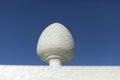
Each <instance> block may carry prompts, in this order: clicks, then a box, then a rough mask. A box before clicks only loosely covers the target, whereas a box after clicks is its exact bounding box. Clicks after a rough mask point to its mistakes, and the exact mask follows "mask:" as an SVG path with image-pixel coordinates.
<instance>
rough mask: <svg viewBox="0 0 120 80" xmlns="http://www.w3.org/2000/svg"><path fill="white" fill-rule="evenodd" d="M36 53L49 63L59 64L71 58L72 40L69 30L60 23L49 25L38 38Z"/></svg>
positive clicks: (72, 50)
mask: <svg viewBox="0 0 120 80" xmlns="http://www.w3.org/2000/svg"><path fill="white" fill-rule="evenodd" d="M37 54H38V56H39V57H40V58H41V59H42V60H43V61H45V62H47V63H49V65H61V64H64V63H66V62H67V61H69V60H71V59H72V57H73V54H74V40H73V38H72V35H71V33H70V32H69V30H68V29H67V28H66V27H65V26H64V25H62V24H60V23H53V24H51V25H49V26H48V27H47V28H46V29H45V30H44V31H43V32H42V34H41V36H40V38H39V40H38V44H37Z"/></svg>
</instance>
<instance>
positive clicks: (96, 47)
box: [0, 0, 120, 66]
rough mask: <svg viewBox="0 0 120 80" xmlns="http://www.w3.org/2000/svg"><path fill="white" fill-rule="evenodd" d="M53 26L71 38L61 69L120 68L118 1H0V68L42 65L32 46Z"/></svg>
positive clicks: (34, 46)
mask: <svg viewBox="0 0 120 80" xmlns="http://www.w3.org/2000/svg"><path fill="white" fill-rule="evenodd" d="M53 22H60V23H62V24H64V25H65V26H66V27H67V28H68V29H69V30H70V32H71V33H72V35H73V37H74V41H75V47H76V48H75V50H76V52H75V55H74V58H73V59H72V60H71V61H70V62H68V63H67V64H65V65H99V66H101V65H112V66H114V65H120V1H110V0H109V1H102V0H100V1H99V0H98V1H95V0H94V1H90V0H88V1H87V0H83V1H81V0H69V1H67V0H66V1H65V0H0V64H5V65H7V64H10V65H46V63H44V62H43V61H41V60H40V59H39V58H38V56H37V54H36V45H37V41H38V38H39V36H40V34H41V32H42V31H43V30H44V29H45V28H46V27H47V26H48V25H49V24H51V23H53Z"/></svg>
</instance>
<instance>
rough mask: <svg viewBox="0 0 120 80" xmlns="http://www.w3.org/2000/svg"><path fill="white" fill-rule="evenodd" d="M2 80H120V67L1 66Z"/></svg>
mask: <svg viewBox="0 0 120 80" xmlns="http://www.w3.org/2000/svg"><path fill="white" fill-rule="evenodd" d="M0 80H120V66H61V67H49V66H22V65H21V66H20V65H19V66H17V65H0Z"/></svg>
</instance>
